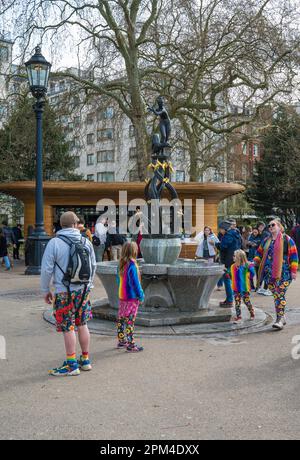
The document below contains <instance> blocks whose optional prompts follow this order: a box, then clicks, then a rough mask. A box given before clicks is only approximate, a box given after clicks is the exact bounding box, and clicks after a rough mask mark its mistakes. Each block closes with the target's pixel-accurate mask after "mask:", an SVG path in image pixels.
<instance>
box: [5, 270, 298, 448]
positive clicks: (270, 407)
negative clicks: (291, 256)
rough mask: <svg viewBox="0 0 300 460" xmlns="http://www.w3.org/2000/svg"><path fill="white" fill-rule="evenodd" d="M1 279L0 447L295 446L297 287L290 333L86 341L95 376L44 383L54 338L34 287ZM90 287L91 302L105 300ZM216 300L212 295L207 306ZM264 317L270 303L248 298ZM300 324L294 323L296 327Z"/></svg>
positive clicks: (56, 355) (57, 356)
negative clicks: (71, 443)
mask: <svg viewBox="0 0 300 460" xmlns="http://www.w3.org/2000/svg"><path fill="white" fill-rule="evenodd" d="M22 272H23V267H16V268H15V269H14V272H13V273H5V272H2V271H1V272H0V312H1V318H2V320H1V322H0V335H3V336H4V337H5V338H6V342H7V360H0V383H1V386H0V407H1V411H0V438H1V439H24V438H25V439H67V438H75V439H109V440H112V439H142V440H147V439H161V440H168V439H177V440H180V439H246V438H250V439H282V438H284V439H296V438H299V437H300V426H299V420H300V391H299V380H300V360H299V361H296V360H293V359H292V357H291V349H292V346H293V345H292V344H291V341H292V338H293V336H295V335H300V324H298V323H300V299H299V292H300V290H299V288H300V279H299V280H298V282H297V283H295V284H294V285H293V286H292V287H291V288H290V291H289V294H288V303H289V306H290V307H292V308H291V310H290V312H289V314H288V316H289V318H290V321H291V323H292V325H290V326H289V327H287V328H286V329H285V330H284V331H283V332H281V333H276V332H272V331H266V332H262V333H256V334H248V335H241V336H236V335H235V336H222V335H220V336H215V337H205V338H203V337H197V336H196V337H169V338H167V337H166V338H152V337H149V336H147V337H144V338H143V339H142V343H143V345H144V347H145V351H144V352H143V353H140V354H137V355H128V354H126V352H124V351H120V350H116V349H115V348H114V346H115V340H114V339H113V338H112V337H105V336H99V335H94V336H93V337H92V350H91V351H92V357H93V362H94V369H93V371H92V372H90V373H85V374H84V373H82V374H81V375H80V376H79V377H74V378H64V379H56V378H53V377H52V378H51V377H48V375H47V369H48V368H51V367H54V366H56V365H58V364H60V361H62V360H63V358H64V355H63V348H62V337H61V336H59V335H58V334H57V333H56V332H55V330H54V329H53V327H52V326H51V325H49V324H48V323H46V322H45V321H43V320H42V313H43V310H44V307H43V306H42V302H41V299H40V297H39V296H38V279H37V278H35V277H25V276H24V275H23V274H22ZM103 295H104V293H103V289H102V287H101V285H100V282H99V281H97V282H96V288H95V291H94V297H95V298H99V297H101V296H103ZM221 296H222V293H218V292H215V293H214V297H215V298H221ZM254 303H255V305H256V306H257V307H258V306H259V307H260V308H263V309H264V310H265V311H270V312H271V311H272V299H271V298H264V297H260V296H254ZM298 318H299V320H298Z"/></svg>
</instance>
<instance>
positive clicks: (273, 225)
mask: <svg viewBox="0 0 300 460" xmlns="http://www.w3.org/2000/svg"><path fill="white" fill-rule="evenodd" d="M268 227H269V228H270V227H276V224H269V225H268Z"/></svg>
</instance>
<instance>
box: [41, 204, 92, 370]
mask: <svg viewBox="0 0 300 460" xmlns="http://www.w3.org/2000/svg"><path fill="white" fill-rule="evenodd" d="M78 222H79V219H78V217H77V216H76V214H74V213H73V212H71V211H68V212H65V213H64V214H62V216H61V218H60V225H61V227H62V230H60V231H59V232H57V233H56V237H55V238H52V239H51V240H50V241H49V243H48V245H47V247H46V249H45V252H44V255H43V260H42V267H41V290H42V293H43V295H44V299H45V302H46V303H47V304H52V303H53V315H54V317H55V319H56V329H57V331H58V332H63V334H64V342H65V349H66V355H67V359H66V361H65V362H64V363H63V365H62V366H61V367H58V368H55V369H52V370H51V371H49V374H50V375H54V376H73V375H79V374H80V369H81V370H84V371H88V370H91V369H92V366H91V363H90V360H89V345H90V333H89V330H88V327H87V322H88V321H89V319H90V318H91V304H90V301H89V292H90V289H91V287H92V282H93V279H94V276H95V271H96V259H95V254H94V250H93V246H92V244H91V243H90V241H89V240H88V239H87V238H82V236H81V235H80V231H79V230H78V229H77V223H78ZM59 236H62V237H65V238H67V239H68V240H71V241H73V242H79V241H81V242H82V244H83V245H84V246H85V248H86V249H87V251H88V253H89V257H90V262H91V267H92V273H91V277H90V280H89V283H88V286H87V289H86V291H85V290H84V285H78V284H76V285H72V284H71V285H70V295H69V293H68V292H67V288H66V286H65V285H64V284H63V276H64V272H65V271H66V269H67V267H68V262H69V256H70V246H69V245H68V244H67V243H66V242H65V241H63V240H62V239H60V238H58V237H59ZM51 280H53V285H54V288H55V293H54V295H53V294H52V292H51V290H50V283H51ZM75 327H77V328H78V339H79V344H80V347H81V350H82V355H81V356H80V360H79V362H78V361H77V359H76V334H75Z"/></svg>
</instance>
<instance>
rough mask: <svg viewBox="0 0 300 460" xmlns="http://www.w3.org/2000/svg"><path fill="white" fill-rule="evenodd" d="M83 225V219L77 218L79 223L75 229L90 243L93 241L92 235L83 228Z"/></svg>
mask: <svg viewBox="0 0 300 460" xmlns="http://www.w3.org/2000/svg"><path fill="white" fill-rule="evenodd" d="M84 224H85V221H84V218H83V217H79V222H78V225H77V228H78V230H79V231H80V234H81V236H84V237H85V238H87V239H88V240H89V241H90V242H92V241H93V237H92V234H91V231H90V230H89V229H88V228H86V227H85V226H84Z"/></svg>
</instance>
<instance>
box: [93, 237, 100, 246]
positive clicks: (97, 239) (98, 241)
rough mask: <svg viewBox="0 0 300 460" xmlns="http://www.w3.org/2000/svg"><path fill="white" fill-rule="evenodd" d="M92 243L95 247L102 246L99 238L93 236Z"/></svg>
mask: <svg viewBox="0 0 300 460" xmlns="http://www.w3.org/2000/svg"><path fill="white" fill-rule="evenodd" d="M92 243H93V245H94V246H100V239H99V238H98V236H96V235H94V236H93V239H92Z"/></svg>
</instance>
